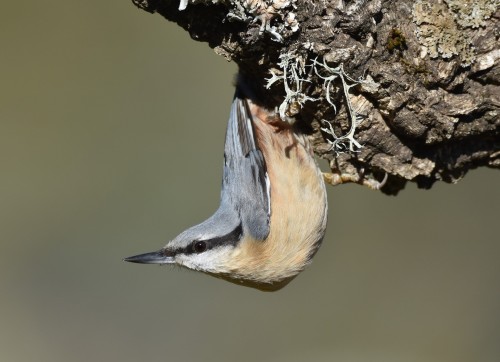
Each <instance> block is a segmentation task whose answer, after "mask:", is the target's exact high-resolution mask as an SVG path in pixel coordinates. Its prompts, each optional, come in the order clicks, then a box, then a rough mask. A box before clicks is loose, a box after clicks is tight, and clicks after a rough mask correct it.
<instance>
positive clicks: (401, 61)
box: [133, 0, 500, 194]
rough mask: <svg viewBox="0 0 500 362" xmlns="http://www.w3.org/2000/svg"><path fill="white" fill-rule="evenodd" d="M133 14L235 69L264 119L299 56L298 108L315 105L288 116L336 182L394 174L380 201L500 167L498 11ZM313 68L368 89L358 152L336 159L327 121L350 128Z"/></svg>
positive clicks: (357, 103)
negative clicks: (162, 24) (169, 27)
mask: <svg viewBox="0 0 500 362" xmlns="http://www.w3.org/2000/svg"><path fill="white" fill-rule="evenodd" d="M133 2H134V3H135V4H136V5H137V6H139V7H140V8H142V9H144V10H146V11H149V12H157V13H159V14H161V15H162V16H164V17H165V18H166V19H168V20H170V21H174V22H176V23H177V24H179V25H180V26H182V27H183V28H184V29H186V30H187V31H188V32H189V33H190V35H191V37H192V38H193V39H195V40H199V41H204V42H207V43H208V44H209V45H210V47H212V48H213V49H214V50H215V52H216V53H217V54H220V55H222V56H224V57H225V58H227V59H230V60H233V61H235V62H236V63H237V64H238V65H239V67H240V71H242V72H244V73H245V74H247V75H248V76H249V77H251V79H252V82H254V83H255V84H256V85H257V86H256V88H257V89H258V90H259V93H260V97H259V99H261V100H265V101H263V103H265V105H266V106H268V107H272V108H274V107H279V106H280V105H281V106H283V101H284V99H285V98H286V97H285V90H284V87H283V84H281V86H280V82H279V81H278V82H275V83H274V84H273V85H272V86H270V87H269V89H267V88H266V87H265V86H266V78H270V77H271V74H272V73H274V74H278V75H283V72H284V71H285V69H284V66H283V59H284V58H283V57H284V56H285V57H286V55H289V56H291V57H292V59H293V61H295V62H296V64H295V65H294V66H295V67H296V68H295V70H297V69H298V68H300V67H302V70H303V73H300V72H299V73H300V78H301V79H306V80H307V82H303V83H301V90H300V96H302V97H310V98H313V99H315V100H314V101H313V100H307V101H306V100H305V98H301V99H299V100H298V101H297V99H291V100H290V99H289V100H288V103H287V104H285V105H284V106H285V108H283V111H284V112H285V113H286V115H287V116H294V118H296V119H297V124H298V125H300V126H301V127H303V128H304V129H305V130H309V131H310V132H311V137H312V139H313V144H314V149H315V152H316V153H317V154H318V155H319V156H320V157H323V158H326V159H328V160H329V162H330V166H331V168H332V172H333V173H335V174H343V175H348V176H350V178H351V179H353V180H359V182H361V181H362V180H363V179H369V178H376V179H381V178H382V177H383V176H384V175H385V174H387V175H388V180H387V182H386V184H385V186H383V188H382V191H383V192H385V193H388V194H395V193H397V192H398V191H399V190H401V189H402V188H404V186H405V184H406V182H407V181H412V182H415V183H417V184H418V186H419V187H423V188H429V187H431V186H432V184H433V183H434V182H435V181H437V180H442V181H445V182H456V181H458V180H459V179H461V178H462V177H463V176H464V175H465V174H466V172H467V171H468V170H470V169H473V168H476V167H479V166H488V167H494V168H499V167H500V137H499V133H500V116H499V105H500V87H499V84H500V65H499V61H498V60H499V59H500V46H499V39H498V38H499V37H500V30H499V28H500V27H499V23H500V10H499V6H498V5H499V1H498V0H485V1H478V0H474V1H472V0H418V1H413V0H399V1H396V0H373V1H369V0H368V1H364V0H354V1H339V0H336V1H322V0H316V1H313V0H288V1H286V0H268V1H264V0H195V1H193V0H189V2H186V1H182V0H181V3H182V2H183V3H184V6H186V5H187V7H186V8H185V9H184V10H182V11H180V10H179V9H178V7H179V0H133ZM266 25H267V26H266ZM280 56H281V58H280ZM315 59H316V60H317V61H318V62H319V63H321V64H323V63H324V64H326V65H328V66H329V67H331V68H335V67H337V69H338V67H339V66H340V65H342V67H343V71H344V72H345V75H346V76H347V75H348V76H350V77H351V79H355V80H357V79H361V78H363V79H365V80H366V82H365V83H361V84H358V85H357V86H353V87H352V88H350V89H349V100H350V101H351V103H352V109H353V110H355V111H356V112H357V113H358V116H359V119H360V120H361V122H359V124H358V126H357V128H356V131H355V135H354V137H355V140H357V141H358V142H359V144H361V145H362V146H363V147H361V148H359V149H357V147H354V149H355V150H356V152H344V153H337V152H335V149H332V145H331V142H328V140H330V141H332V138H331V137H332V136H331V135H330V134H328V132H325V131H324V130H321V128H323V129H328V127H326V125H327V123H325V122H322V121H321V120H328V121H329V122H330V123H331V124H332V127H333V129H334V130H335V133H336V134H337V135H339V134H346V133H347V132H348V130H349V128H350V124H351V121H350V119H352V117H351V118H350V114H349V112H348V108H347V106H346V105H347V102H346V96H345V93H344V92H343V86H342V82H341V79H340V78H339V77H337V78H336V80H335V81H333V82H332V83H331V85H330V97H331V99H330V102H328V100H327V97H326V92H325V89H326V88H325V87H326V86H328V84H327V83H325V80H324V79H322V78H321V77H319V76H318V74H319V75H322V76H325V75H327V74H325V69H327V68H325V67H323V68H321V67H320V66H319V64H318V67H319V68H321V69H322V70H320V71H319V72H318V69H316V71H314V69H313V66H312V64H313V63H314V60H315ZM280 62H281V63H280ZM280 64H281V65H280ZM288 70H289V71H290V70H291V68H290V69H288ZM299 70H300V69H299ZM281 83H282V82H281ZM332 103H333V105H335V107H336V109H335V107H333V106H332ZM351 113H352V112H351ZM351 116H352V115H351ZM346 145H348V144H344V146H346ZM339 149H340V148H337V150H339ZM348 178H349V177H348Z"/></svg>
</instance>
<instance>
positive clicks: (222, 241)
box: [177, 223, 243, 254]
mask: <svg viewBox="0 0 500 362" xmlns="http://www.w3.org/2000/svg"><path fill="white" fill-rule="evenodd" d="M242 235H243V228H242V226H241V223H240V224H239V225H238V226H237V227H236V228H235V229H234V230H233V231H231V232H230V233H228V234H226V235H223V236H220V237H217V238H212V239H204V240H194V241H193V242H192V243H191V244H189V245H188V246H187V247H186V248H183V249H181V250H178V251H177V253H182V254H193V253H201V252H203V251H207V250H210V249H213V248H215V247H218V246H223V245H233V246H234V245H236V244H238V242H239V241H240V239H241V237H242ZM201 241H202V242H204V243H205V250H203V251H197V243H199V242H201Z"/></svg>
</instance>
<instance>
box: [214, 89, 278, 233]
mask: <svg viewBox="0 0 500 362" xmlns="http://www.w3.org/2000/svg"><path fill="white" fill-rule="evenodd" d="M222 183H223V185H222V186H223V187H222V195H221V205H224V206H226V207H233V208H234V210H235V211H236V212H237V213H238V214H239V216H240V218H241V220H242V222H243V228H244V232H248V233H250V235H252V236H253V237H254V238H255V239H258V240H264V239H265V238H266V237H267V236H268V234H269V218H270V214H271V206H270V183H269V178H268V175H267V172H266V163H265V160H264V156H263V154H262V152H261V151H260V150H259V148H258V145H257V143H256V141H255V135H254V128H253V120H252V114H251V112H250V109H249V106H248V103H247V101H246V100H245V99H244V98H240V97H238V96H236V97H235V98H234V101H233V104H232V106H231V113H230V116H229V123H228V126H227V131H226V143H225V147H224V176H223V180H222Z"/></svg>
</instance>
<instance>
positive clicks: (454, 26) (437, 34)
mask: <svg viewBox="0 0 500 362" xmlns="http://www.w3.org/2000/svg"><path fill="white" fill-rule="evenodd" d="M444 1H445V2H443V1H441V0H417V1H416V2H415V5H414V8H413V21H414V22H415V23H416V24H417V29H416V35H417V39H418V40H419V42H420V44H422V45H423V46H424V47H425V48H426V50H427V53H428V54H429V57H431V58H437V57H438V56H441V57H442V58H445V59H447V58H451V57H452V56H454V55H456V56H458V57H459V58H460V60H461V63H462V66H469V65H470V64H472V63H473V62H474V48H473V46H472V45H471V32H472V29H475V28H478V27H480V26H484V25H486V22H485V20H486V19H488V18H490V17H491V14H492V13H493V12H494V11H495V10H496V9H497V7H498V5H499V3H500V2H499V0H444Z"/></svg>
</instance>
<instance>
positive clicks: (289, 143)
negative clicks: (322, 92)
mask: <svg viewBox="0 0 500 362" xmlns="http://www.w3.org/2000/svg"><path fill="white" fill-rule="evenodd" d="M253 98H254V97H252V92H251V91H250V90H249V89H248V88H247V87H246V86H245V84H244V81H243V80H242V79H241V77H240V79H239V80H238V84H237V87H236V95H235V97H234V100H233V103H232V106H231V113H230V116H229V123H228V126H227V131H226V142H225V148H224V173H223V179H222V191H221V201H220V206H219V208H218V209H217V211H216V212H215V213H214V214H213V215H212V216H211V217H210V218H208V219H207V220H205V221H203V222H202V223H201V224H198V225H196V226H193V227H191V228H189V229H187V230H186V231H184V232H182V233H181V234H180V235H179V236H177V237H176V238H175V239H173V240H172V241H170V242H168V243H167V245H166V246H165V247H163V248H162V249H161V250H159V251H155V252H151V253H146V254H141V255H136V256H131V257H129V258H126V259H125V261H129V262H133V263H144V264H177V265H181V266H183V267H186V268H189V269H192V270H197V271H201V272H204V273H206V274H209V275H212V276H215V277H218V278H222V279H225V280H228V281H230V282H233V283H236V284H241V285H244V286H249V287H253V288H257V289H260V290H265V291H274V290H278V289H281V288H282V287H284V286H285V285H286V284H287V283H288V282H290V281H291V280H292V279H293V278H294V277H295V276H297V274H299V273H300V272H301V271H302V270H304V268H305V267H306V266H307V265H308V264H309V263H310V261H311V259H312V257H313V256H314V254H315V253H316V251H317V249H318V248H319V246H320V244H321V241H322V239H323V236H324V234H325V229H326V219H327V199H326V190H325V185H324V181H323V176H322V173H321V172H320V170H319V169H318V167H317V165H316V162H315V160H314V158H313V153H312V149H311V147H310V145H309V141H308V139H307V138H306V136H305V135H303V134H301V133H300V132H297V131H296V130H295V128H294V126H293V125H290V124H288V123H286V122H284V121H282V120H280V119H279V116H278V115H276V114H275V113H274V112H271V111H269V110H267V109H265V108H264V107H261V106H259V105H257V104H256V103H255V102H254V100H252V99H253Z"/></svg>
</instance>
